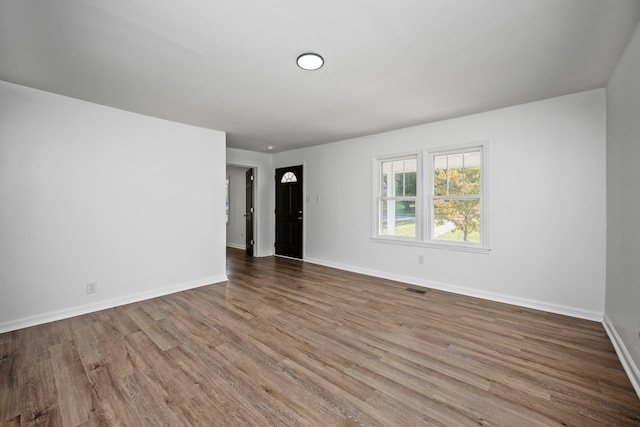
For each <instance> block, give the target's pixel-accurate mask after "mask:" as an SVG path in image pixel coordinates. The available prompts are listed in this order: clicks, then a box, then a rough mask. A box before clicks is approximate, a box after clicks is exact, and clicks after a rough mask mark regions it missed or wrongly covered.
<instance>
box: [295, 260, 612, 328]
mask: <svg viewBox="0 0 640 427" xmlns="http://www.w3.org/2000/svg"><path fill="white" fill-rule="evenodd" d="M304 260H305V261H306V262H310V263H312V264H318V265H324V266H326V267H331V268H337V269H339V270H345V271H351V272H353V273H360V274H365V275H367V276H374V277H380V278H383V279H389V280H395V281H397V282H402V283H408V284H411V285H416V286H421V287H425V288H430V289H437V290H440V291H446V292H452V293H454V294H460V295H466V296H470V297H475V298H481V299H486V300H490V301H496V302H502V303H505V304H512V305H517V306H519V307H526V308H532V309H535V310H541V311H547V312H550V313H556V314H563V315H565V316H571V317H576V318H579V319H586V320H593V321H596V322H602V318H603V315H604V313H599V312H595V311H588V310H582V309H578V308H575V307H568V306H563V305H558V304H551V303H547V302H544V301H536V300H529V299H526V298H518V297H513V296H510V295H502V294H497V293H493V292H485V291H478V290H476V289H470V288H464V287H460V286H454V285H450V284H447V283H440V282H430V281H426V280H417V279H415V278H412V277H405V276H401V275H397V274H389V273H385V272H380V271H374V270H369V269H362V268H355V267H351V266H348V265H342V264H338V263H333V262H328V261H323V260H319V259H314V258H305V259H304Z"/></svg>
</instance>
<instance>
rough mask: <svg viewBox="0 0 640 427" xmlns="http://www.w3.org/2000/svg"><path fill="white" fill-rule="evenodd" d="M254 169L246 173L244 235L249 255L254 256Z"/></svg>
mask: <svg viewBox="0 0 640 427" xmlns="http://www.w3.org/2000/svg"><path fill="white" fill-rule="evenodd" d="M253 182H254V177H253V169H248V170H247V173H246V196H245V197H246V203H245V206H246V208H245V213H244V217H245V219H246V226H245V231H244V235H245V236H246V240H245V246H246V248H247V255H249V256H253V245H254V241H253V211H254V210H253Z"/></svg>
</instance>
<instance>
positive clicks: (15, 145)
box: [0, 82, 226, 332]
mask: <svg viewBox="0 0 640 427" xmlns="http://www.w3.org/2000/svg"><path fill="white" fill-rule="evenodd" d="M224 176H225V134H224V133H223V132H218V131H212V130H208V129H202V128H196V127H192V126H186V125H182V124H177V123H173V122H168V121H164V120H159V119H155V118H151V117H146V116H142V115H138V114H133V113H129V112H125V111H121V110H116V109H112V108H108V107H104V106H100V105H96V104H91V103H87V102H83V101H79V100H75V99H71V98H66V97H62V96H59V95H55V94H51V93H47V92H42V91H38V90H34V89H29V88H26V87H22V86H17V85H13V84H9V83H5V82H0V265H1V267H0V332H2V331H7V330H11V329H17V328H20V327H24V326H28V325H32V324H37V323H42V322H46V321H49V320H54V319H59V318H63V317H68V316H72V315H76V314H80V313H84V312H89V311H94V310H97V309H101V308H105V307H110V306H114V305H118V304H121V303H125V302H130V301H134V300H139V299H144V298H148V297H152V296H156V295H161V294H165V293H170V292H173V291H176V290H180V289H186V288H190V287H194V286H200V285H205V284H209V283H214V282H220V281H223V280H226V273H225V219H224ZM88 282H98V292H97V293H96V294H92V295H87V293H86V283H88Z"/></svg>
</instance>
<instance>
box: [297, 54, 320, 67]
mask: <svg viewBox="0 0 640 427" xmlns="http://www.w3.org/2000/svg"><path fill="white" fill-rule="evenodd" d="M296 63H297V64H298V67H300V68H302V69H303V70H305V71H315V70H319V69H320V68H322V67H323V66H324V58H323V57H322V55H319V54H317V53H313V52H306V53H303V54H302V55H300V56H298V59H296Z"/></svg>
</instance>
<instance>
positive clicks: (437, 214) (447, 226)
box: [433, 199, 480, 242]
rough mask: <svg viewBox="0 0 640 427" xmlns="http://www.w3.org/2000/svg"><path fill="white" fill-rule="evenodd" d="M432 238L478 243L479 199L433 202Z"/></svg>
mask: <svg viewBox="0 0 640 427" xmlns="http://www.w3.org/2000/svg"><path fill="white" fill-rule="evenodd" d="M433 214H434V215H433V217H434V218H433V238H434V239H436V240H455V241H460V242H479V241H480V199H471V200H434V206H433Z"/></svg>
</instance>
